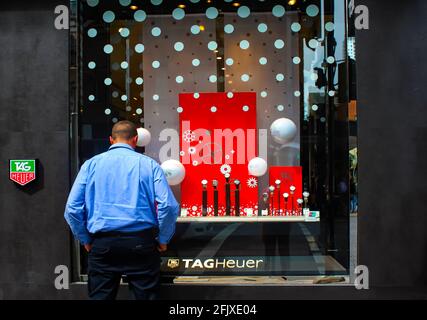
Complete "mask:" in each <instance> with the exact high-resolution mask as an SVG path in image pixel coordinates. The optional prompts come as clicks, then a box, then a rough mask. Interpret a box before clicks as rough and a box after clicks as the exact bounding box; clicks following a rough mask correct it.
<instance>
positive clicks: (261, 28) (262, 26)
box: [258, 23, 268, 33]
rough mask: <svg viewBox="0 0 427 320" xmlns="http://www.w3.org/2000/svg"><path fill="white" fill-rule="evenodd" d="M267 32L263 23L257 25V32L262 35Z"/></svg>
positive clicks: (266, 27)
mask: <svg viewBox="0 0 427 320" xmlns="http://www.w3.org/2000/svg"><path fill="white" fill-rule="evenodd" d="M267 30H268V26H267V25H266V24H265V23H260V24H259V25H258V31H259V32H261V33H264V32H266V31H267Z"/></svg>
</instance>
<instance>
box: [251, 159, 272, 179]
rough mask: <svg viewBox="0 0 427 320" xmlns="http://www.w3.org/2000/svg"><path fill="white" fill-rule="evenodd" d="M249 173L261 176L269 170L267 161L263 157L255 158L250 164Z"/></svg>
mask: <svg viewBox="0 0 427 320" xmlns="http://www.w3.org/2000/svg"><path fill="white" fill-rule="evenodd" d="M248 170H249V174H251V175H253V176H255V177H261V176H263V175H264V174H265V173H266V172H267V161H265V160H264V159H263V158H253V159H252V160H251V161H249V164H248Z"/></svg>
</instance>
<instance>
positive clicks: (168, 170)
mask: <svg viewBox="0 0 427 320" xmlns="http://www.w3.org/2000/svg"><path fill="white" fill-rule="evenodd" d="M161 167H162V170H163V172H164V173H165V176H166V180H167V181H168V184H169V185H171V186H175V185H177V184H180V183H181V182H182V180H184V178H185V168H184V166H183V164H182V163H181V162H179V161H178V160H174V159H170V160H166V161H165V162H163V163H162V164H161Z"/></svg>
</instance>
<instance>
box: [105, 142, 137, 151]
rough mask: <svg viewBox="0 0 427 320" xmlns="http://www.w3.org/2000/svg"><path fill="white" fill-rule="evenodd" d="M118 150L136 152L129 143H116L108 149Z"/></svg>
mask: <svg viewBox="0 0 427 320" xmlns="http://www.w3.org/2000/svg"><path fill="white" fill-rule="evenodd" d="M117 148H126V149H129V150H132V151H135V150H134V149H133V148H132V147H131V146H130V145H128V144H127V143H120V142H119V143H115V144H113V145H111V146H110V148H108V150H113V149H117Z"/></svg>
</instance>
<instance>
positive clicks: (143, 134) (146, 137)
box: [136, 128, 151, 147]
mask: <svg viewBox="0 0 427 320" xmlns="http://www.w3.org/2000/svg"><path fill="white" fill-rule="evenodd" d="M136 131H138V141H137V143H136V145H137V146H138V147H145V146H146V145H148V144H149V143H150V141H151V133H150V131H148V130H147V129H145V128H138V129H136Z"/></svg>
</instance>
